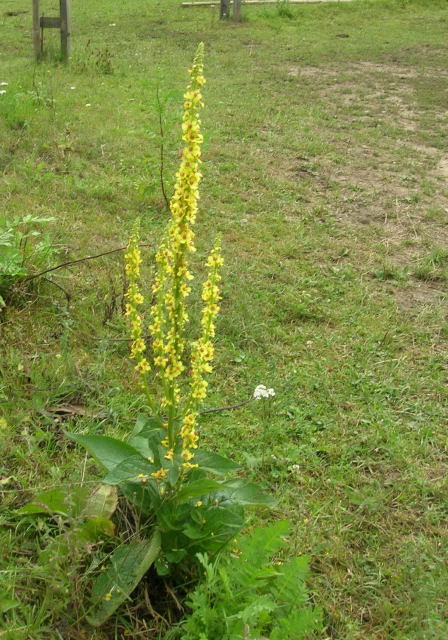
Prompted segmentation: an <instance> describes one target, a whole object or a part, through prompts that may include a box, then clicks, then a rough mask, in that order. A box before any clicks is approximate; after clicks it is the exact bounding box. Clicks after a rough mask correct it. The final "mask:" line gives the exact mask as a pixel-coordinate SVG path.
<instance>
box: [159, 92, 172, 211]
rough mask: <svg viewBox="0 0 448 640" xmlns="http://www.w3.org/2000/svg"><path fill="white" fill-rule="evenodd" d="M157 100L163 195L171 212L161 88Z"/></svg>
mask: <svg viewBox="0 0 448 640" xmlns="http://www.w3.org/2000/svg"><path fill="white" fill-rule="evenodd" d="M156 98H157V110H158V112H159V128H160V186H161V189H162V193H163V197H164V199H165V203H166V207H167V209H168V211H169V210H170V202H169V200H168V196H167V195H166V190H165V180H164V177H163V174H164V171H165V169H164V165H165V149H164V145H163V141H164V130H163V119H162V105H161V104H160V97H159V87H157V91H156Z"/></svg>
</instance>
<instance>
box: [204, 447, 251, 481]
mask: <svg viewBox="0 0 448 640" xmlns="http://www.w3.org/2000/svg"><path fill="white" fill-rule="evenodd" d="M194 462H195V464H198V465H199V467H200V468H201V469H204V470H205V471H209V472H210V473H215V474H217V475H223V476H224V475H227V474H228V473H234V472H235V471H238V470H239V469H241V467H240V466H239V465H237V464H236V463H235V462H233V461H232V460H228V459H227V458H224V457H223V456H220V455H219V454H217V453H211V452H210V451H200V450H198V451H196V453H195V454H194Z"/></svg>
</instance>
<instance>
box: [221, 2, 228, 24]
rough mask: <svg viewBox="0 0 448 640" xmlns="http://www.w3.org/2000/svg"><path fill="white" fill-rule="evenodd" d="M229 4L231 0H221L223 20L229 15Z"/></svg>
mask: <svg viewBox="0 0 448 640" xmlns="http://www.w3.org/2000/svg"><path fill="white" fill-rule="evenodd" d="M229 4H230V0H221V2H220V6H219V17H220V18H221V20H224V19H225V18H228V17H229Z"/></svg>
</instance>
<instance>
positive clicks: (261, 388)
mask: <svg viewBox="0 0 448 640" xmlns="http://www.w3.org/2000/svg"><path fill="white" fill-rule="evenodd" d="M273 396H275V391H274V389H272V388H270V389H268V388H267V387H265V385H264V384H259V385H258V386H257V387H255V390H254V395H253V397H254V398H255V400H261V398H271V397H273Z"/></svg>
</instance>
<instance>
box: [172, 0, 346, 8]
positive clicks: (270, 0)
mask: <svg viewBox="0 0 448 640" xmlns="http://www.w3.org/2000/svg"><path fill="white" fill-rule="evenodd" d="M280 1H282V0H280ZM284 1H285V4H317V3H318V2H352V0H284ZM278 2H279V0H242V1H241V4H242V5H243V4H244V5H246V4H278ZM220 4H221V3H220V2H215V1H212V2H209V1H208V0H207V1H206V2H204V1H202V0H200V1H199V2H182V6H183V7H219V5H220Z"/></svg>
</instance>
